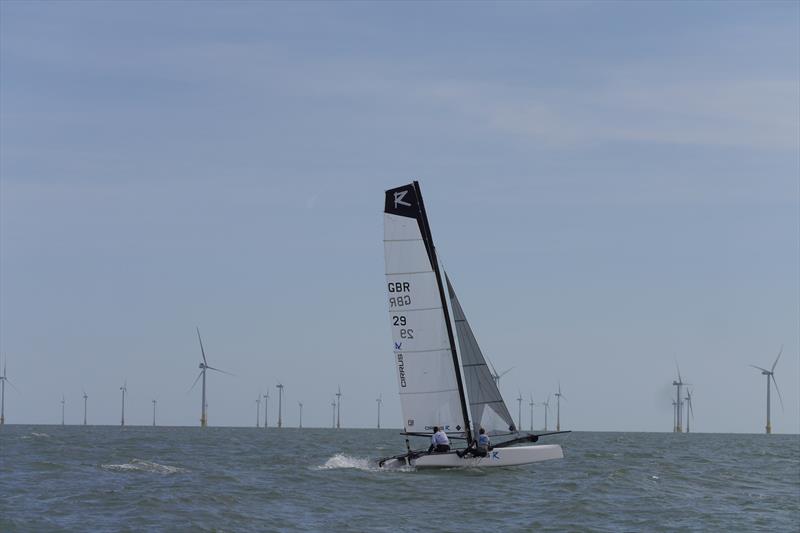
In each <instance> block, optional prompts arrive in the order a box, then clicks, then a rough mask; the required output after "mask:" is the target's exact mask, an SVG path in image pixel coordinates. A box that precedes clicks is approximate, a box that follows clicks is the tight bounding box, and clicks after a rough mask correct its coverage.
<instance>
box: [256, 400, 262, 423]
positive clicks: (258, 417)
mask: <svg viewBox="0 0 800 533" xmlns="http://www.w3.org/2000/svg"><path fill="white" fill-rule="evenodd" d="M256 427H257V428H260V427H261V393H260V392H259V393H258V396H256Z"/></svg>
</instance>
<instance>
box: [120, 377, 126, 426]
mask: <svg viewBox="0 0 800 533" xmlns="http://www.w3.org/2000/svg"><path fill="white" fill-rule="evenodd" d="M119 390H121V391H122V420H121V423H120V426H124V425H125V393H126V392H128V380H127V379H126V380H125V382H124V383H123V384H122V387H120V388H119Z"/></svg>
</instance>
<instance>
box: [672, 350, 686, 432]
mask: <svg viewBox="0 0 800 533" xmlns="http://www.w3.org/2000/svg"><path fill="white" fill-rule="evenodd" d="M675 368H676V369H677V371H678V380H677V381H673V382H672V385H673V386H675V387H676V392H677V394H676V395H675V403H676V406H675V409H677V411H676V412H677V417H676V422H675V433H682V432H683V424H682V420H681V418H682V416H681V415H682V411H683V400H682V399H681V387H683V386H684V385H687V383H684V382H683V378H682V377H681V369H680V367H679V366H678V362H677V361H675Z"/></svg>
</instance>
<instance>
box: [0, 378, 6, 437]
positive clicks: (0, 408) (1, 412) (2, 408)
mask: <svg viewBox="0 0 800 533" xmlns="http://www.w3.org/2000/svg"><path fill="white" fill-rule="evenodd" d="M6 379H8V378H7V377H6V365H5V363H3V375H2V376H0V426H2V425H3V424H5V423H6V414H5V413H6Z"/></svg>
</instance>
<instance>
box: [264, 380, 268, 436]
mask: <svg viewBox="0 0 800 533" xmlns="http://www.w3.org/2000/svg"><path fill="white" fill-rule="evenodd" d="M268 406H269V389H267V393H266V394H265V395H264V429H267V422H268V420H267V407H268Z"/></svg>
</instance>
